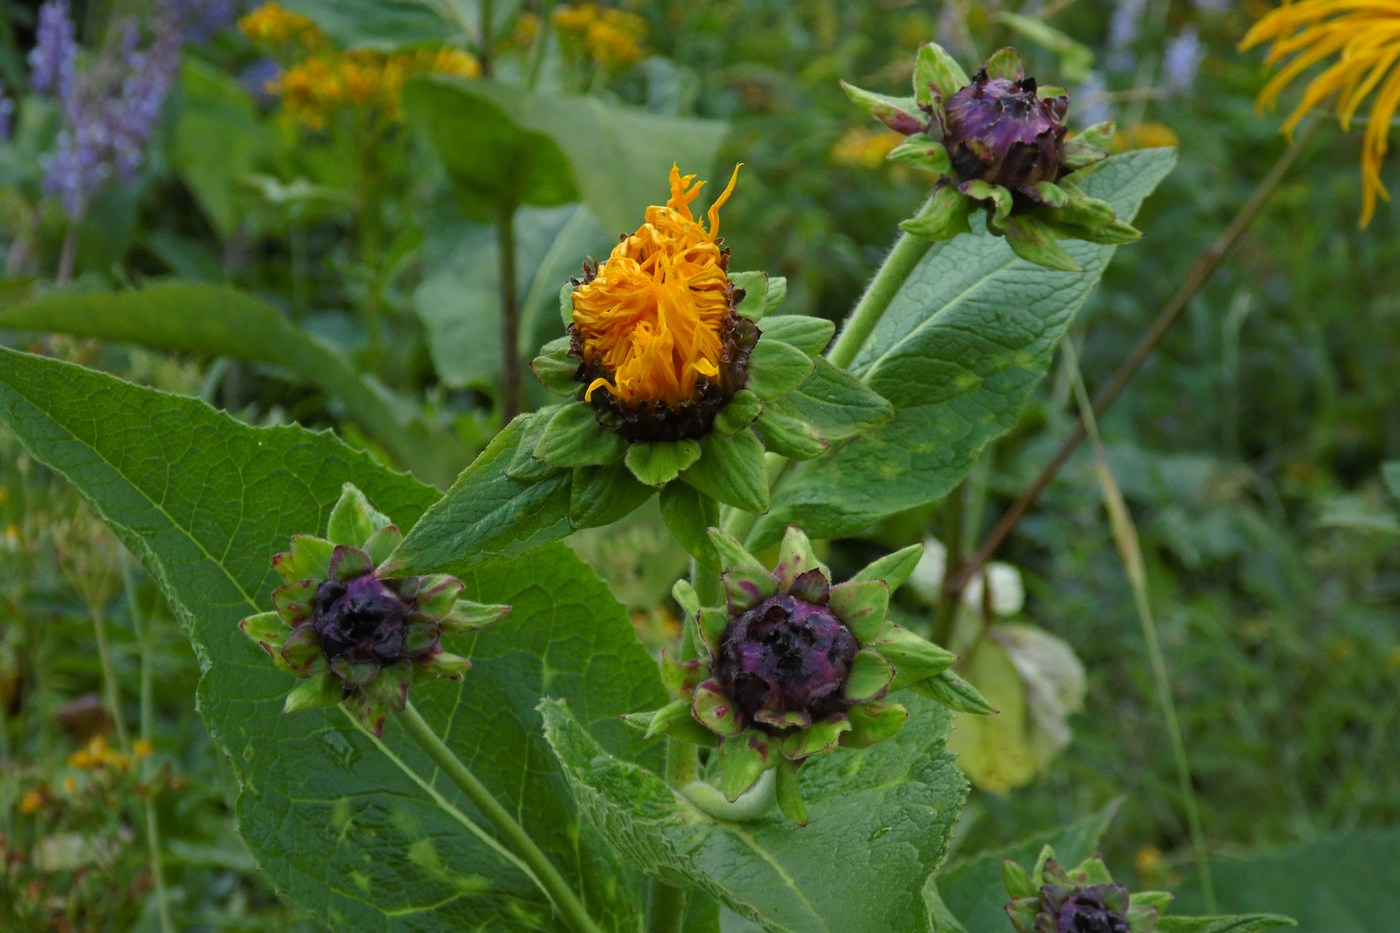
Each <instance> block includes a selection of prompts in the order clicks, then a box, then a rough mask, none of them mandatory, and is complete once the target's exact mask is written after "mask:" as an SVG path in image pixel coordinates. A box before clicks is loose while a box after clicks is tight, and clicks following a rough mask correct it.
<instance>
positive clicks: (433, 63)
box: [409, 49, 481, 78]
mask: <svg viewBox="0 0 1400 933" xmlns="http://www.w3.org/2000/svg"><path fill="white" fill-rule="evenodd" d="M409 70H410V71H414V72H422V71H426V72H431V73H432V74H438V75H449V76H451V77H457V78H476V77H480V75H481V62H479V61H477V59H476V56H475V55H472V54H471V53H470V52H464V51H462V50H461V49H420V50H418V51H417V52H415V53H414V54H413V57H412V59H411V64H410V67H409Z"/></svg>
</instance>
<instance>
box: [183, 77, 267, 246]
mask: <svg viewBox="0 0 1400 933" xmlns="http://www.w3.org/2000/svg"><path fill="white" fill-rule="evenodd" d="M179 102H180V110H179V118H178V120H177V121H176V123H175V138H174V140H173V145H172V149H171V156H170V157H171V161H172V163H173V164H174V166H175V168H176V169H177V170H178V171H179V173H180V177H181V178H182V179H183V180H184V182H185V184H186V185H187V186H188V187H189V189H190V193H191V194H193V195H194V197H195V200H196V201H197V202H198V203H199V206H200V208H201V209H202V210H203V211H204V215H205V217H207V218H208V219H209V222H210V223H211V224H212V225H213V227H214V229H215V230H216V231H217V232H218V234H219V236H220V238H222V239H224V240H227V239H229V238H230V237H232V236H233V235H234V234H235V233H236V232H238V228H239V223H240V221H241V220H242V219H243V213H244V212H243V211H242V210H240V200H241V199H247V197H248V195H247V193H246V192H244V191H242V190H241V189H242V185H243V183H244V180H245V179H246V178H247V177H248V176H249V175H251V174H252V173H253V171H254V169H255V168H256V166H257V164H258V160H259V157H260V156H261V155H262V154H263V153H264V152H265V151H266V150H267V149H268V148H269V142H270V140H268V138H267V136H268V133H267V131H266V130H265V128H264V127H263V124H262V123H261V122H260V121H259V120H258V115H257V109H256V107H255V106H254V104H253V98H252V97H251V96H250V95H249V94H248V92H247V91H246V90H244V88H243V86H242V85H241V84H239V83H238V81H237V79H236V78H234V77H233V76H231V75H229V74H228V73H227V72H226V71H224V70H222V69H219V68H216V67H214V66H213V65H209V64H206V63H205V62H203V61H201V60H200V59H198V58H194V57H192V56H190V57H186V58H184V60H183V61H182V62H181V64H180V96H179Z"/></svg>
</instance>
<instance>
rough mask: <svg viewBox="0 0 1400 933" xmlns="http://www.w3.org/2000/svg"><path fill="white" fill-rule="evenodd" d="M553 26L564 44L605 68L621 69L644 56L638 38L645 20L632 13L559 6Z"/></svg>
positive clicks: (587, 6)
mask: <svg viewBox="0 0 1400 933" xmlns="http://www.w3.org/2000/svg"><path fill="white" fill-rule="evenodd" d="M554 25H555V28H557V29H558V30H559V33H560V36H561V38H562V39H563V40H564V41H565V43H566V44H567V45H572V46H575V47H577V48H579V49H581V50H582V52H583V54H584V55H585V56H586V57H587V58H589V59H591V60H592V61H595V62H597V63H598V64H600V65H602V66H603V67H605V68H609V69H622V68H626V67H627V66H628V65H631V64H634V63H636V62H639V61H641V60H642V59H643V58H645V57H646V52H644V51H643V50H642V46H641V40H642V39H643V38H645V37H646V31H647V24H646V20H644V19H642V18H641V17H640V16H637V15H636V14H635V13H626V12H624V11H622V10H615V9H612V8H611V7H607V8H603V7H599V6H598V4H596V3H585V4H582V5H580V6H576V7H569V6H561V7H559V8H557V9H556V10H555V11H554Z"/></svg>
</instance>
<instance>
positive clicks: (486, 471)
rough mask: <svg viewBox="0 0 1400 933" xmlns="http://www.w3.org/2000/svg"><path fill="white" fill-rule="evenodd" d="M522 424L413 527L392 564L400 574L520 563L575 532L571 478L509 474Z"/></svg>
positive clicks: (553, 474)
mask: <svg viewBox="0 0 1400 933" xmlns="http://www.w3.org/2000/svg"><path fill="white" fill-rule="evenodd" d="M523 421H524V419H523V418H516V419H515V420H514V421H512V422H511V423H510V424H508V425H506V427H505V430H503V431H501V433H500V434H497V435H496V437H495V439H494V440H492V441H491V443H490V444H489V445H487V447H486V449H485V450H483V451H482V452H481V455H480V456H478V457H477V458H476V460H475V461H473V462H472V465H471V466H469V467H467V468H466V469H465V470H463V471H462V475H461V476H459V477H458V478H457V482H455V483H453V484H452V488H451V489H449V490H448V491H447V495H445V496H444V497H443V498H442V499H441V500H440V501H439V502H437V503H436V504H435V505H434V506H433V507H432V508H431V509H429V510H428V513H427V514H426V515H424V516H423V518H422V519H421V520H420V521H419V522H418V523H417V524H415V525H414V526H413V528H412V529H411V530H410V531H409V533H408V535H407V536H406V537H405V538H404V541H403V543H402V544H401V545H399V548H398V550H396V551H394V553H393V554H392V555H390V558H389V561H390V563H391V564H392V565H393V567H394V569H395V572H399V573H406V574H416V573H439V572H440V573H452V574H456V575H457V576H461V574H462V573H463V572H466V571H468V570H470V569H472V568H474V567H479V566H482V565H484V564H491V563H495V562H498V561H503V560H509V559H511V558H513V557H518V556H519V555H521V554H524V553H526V552H527V551H529V550H531V549H533V548H537V547H539V546H540V545H542V544H548V543H549V542H551V541H558V540H559V539H560V538H562V537H564V536H565V535H567V534H569V532H571V531H573V530H574V529H573V528H572V527H571V526H570V524H569V486H570V481H571V477H572V474H571V473H570V472H569V471H568V470H561V471H556V472H551V473H548V474H547V475H544V476H543V477H542V478H540V479H532V480H519V479H514V478H512V477H511V476H508V475H507V474H506V470H507V469H509V468H510V466H511V464H512V462H513V460H514V458H515V457H516V451H517V449H518V448H519V446H520V441H521V435H522V433H523V428H522V424H523Z"/></svg>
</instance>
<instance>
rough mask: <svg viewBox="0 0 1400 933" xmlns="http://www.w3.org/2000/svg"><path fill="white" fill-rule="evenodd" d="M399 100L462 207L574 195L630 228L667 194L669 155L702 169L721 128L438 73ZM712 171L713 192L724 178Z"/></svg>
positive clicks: (619, 228)
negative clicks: (714, 179)
mask: <svg viewBox="0 0 1400 933" xmlns="http://www.w3.org/2000/svg"><path fill="white" fill-rule="evenodd" d="M404 106H405V109H406V110H407V111H408V114H409V117H410V119H411V120H412V121H413V122H414V124H415V126H417V127H418V129H419V131H420V132H422V133H423V134H424V135H425V136H426V137H427V139H428V141H429V142H430V143H431V144H432V145H433V147H434V148H435V149H436V150H437V153H438V156H439V158H441V159H442V162H443V165H444V167H445V168H446V169H447V173H448V177H449V178H451V179H452V180H453V182H454V183H455V185H456V188H457V192H458V194H459V198H460V199H461V200H462V201H463V204H464V206H465V207H468V208H474V209H475V210H476V211H477V213H478V214H479V215H482V214H484V215H485V216H488V217H490V216H494V214H492V213H490V210H491V209H492V208H496V209H499V208H500V207H513V206H515V205H519V204H535V205H541V206H549V205H554V204H562V203H564V202H566V201H571V200H576V199H580V198H581V199H582V200H583V202H584V203H585V204H587V205H588V207H589V208H590V209H591V210H592V211H593V213H594V214H596V215H597V216H598V218H599V219H600V220H601V221H602V222H603V225H604V227H606V228H607V229H608V230H609V231H612V232H614V233H615V234H616V233H621V232H623V231H632V230H635V229H636V228H637V226H638V225H639V224H640V223H641V222H642V214H643V211H644V210H645V208H646V206H647V205H649V204H661V203H664V202H665V199H666V196H667V195H668V194H669V188H668V187H667V181H666V178H667V173H668V172H669V171H670V169H671V165H672V163H678V164H679V165H680V168H681V170H682V171H683V172H686V173H690V172H697V173H700V174H701V177H702V178H704V177H707V173H708V172H709V171H710V169H711V166H712V163H713V162H714V158H715V153H716V151H717V150H718V148H719V144H720V140H721V139H722V138H723V136H724V132H725V124H723V123H720V122H718V121H714V120H697V119H679V118H675V117H660V116H655V115H653V114H649V113H646V112H644V111H639V110H628V109H626V108H623V107H616V106H613V105H611V104H607V103H604V102H603V101H601V100H599V99H598V98H596V97H569V96H564V95H559V94H550V95H535V94H530V93H528V92H526V91H523V90H521V89H519V88H515V87H510V86H507V85H503V84H497V83H495V82H492V81H464V80H461V79H457V78H445V77H433V78H424V79H421V80H417V81H413V82H411V83H410V84H409V86H408V87H406V88H405V90H404ZM723 174H724V175H725V176H726V177H727V176H728V173H727V172H725V173H723ZM717 181H718V185H717V187H716V188H715V189H714V193H715V194H718V193H719V191H720V190H722V189H723V186H724V179H718V180H717ZM582 258H583V257H579V259H582Z"/></svg>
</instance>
